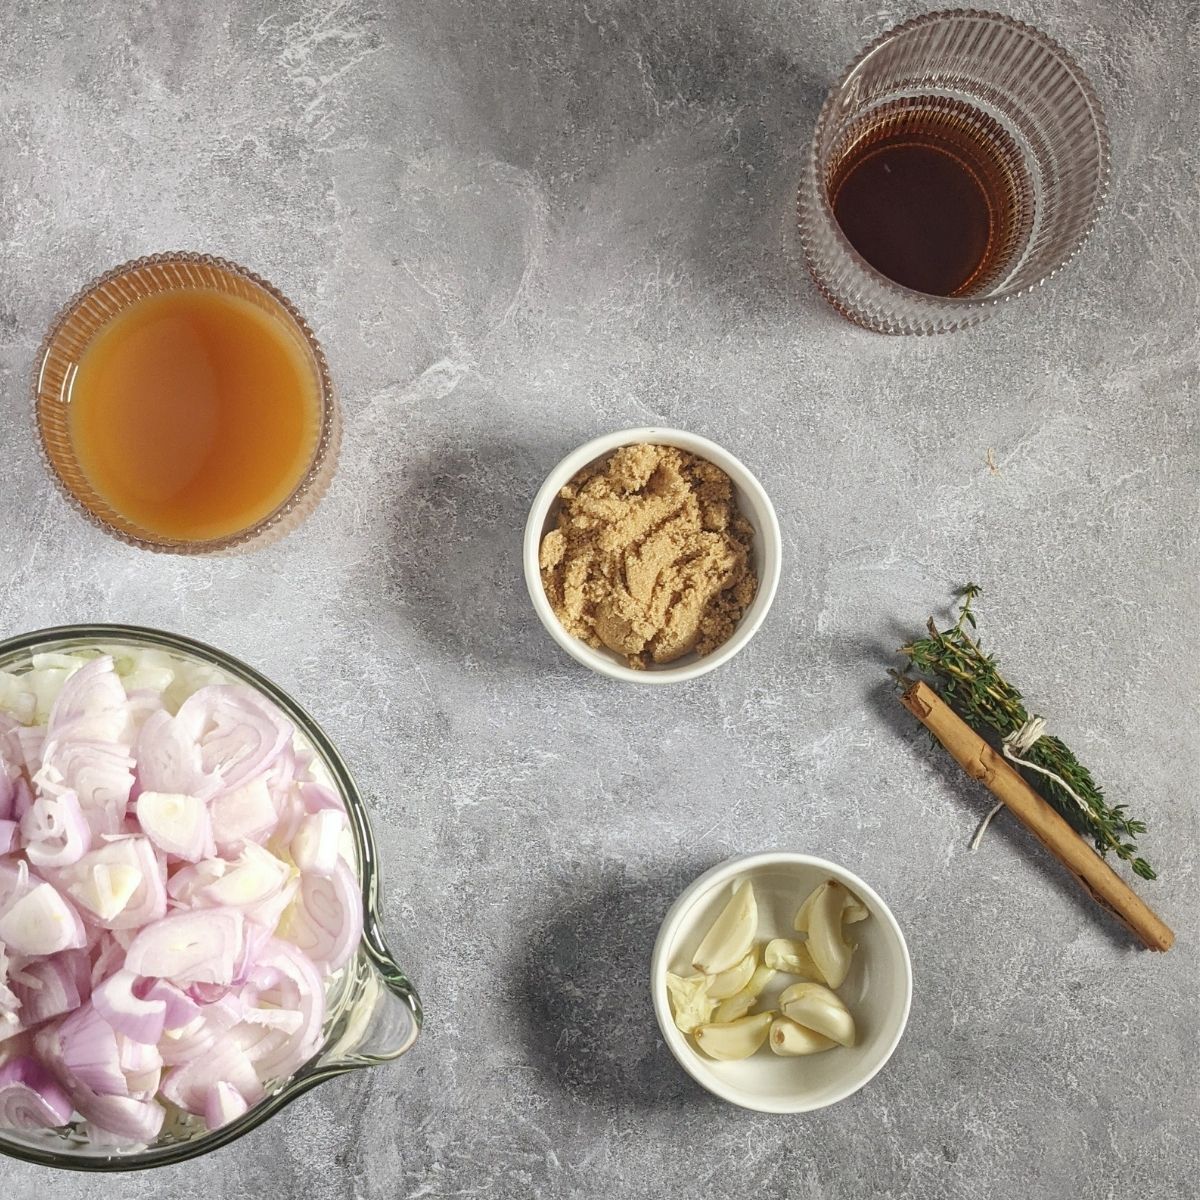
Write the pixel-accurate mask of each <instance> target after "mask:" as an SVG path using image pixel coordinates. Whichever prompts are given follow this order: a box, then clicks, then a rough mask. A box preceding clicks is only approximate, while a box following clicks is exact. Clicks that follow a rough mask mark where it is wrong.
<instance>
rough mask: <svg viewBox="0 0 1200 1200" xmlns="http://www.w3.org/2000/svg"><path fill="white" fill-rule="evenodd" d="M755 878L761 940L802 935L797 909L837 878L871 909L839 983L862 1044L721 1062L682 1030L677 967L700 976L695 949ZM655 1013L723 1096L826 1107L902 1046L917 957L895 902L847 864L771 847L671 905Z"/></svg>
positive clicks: (804, 1108)
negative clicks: (671, 990)
mask: <svg viewBox="0 0 1200 1200" xmlns="http://www.w3.org/2000/svg"><path fill="white" fill-rule="evenodd" d="M743 879H749V880H750V881H751V882H752V883H753V885H754V893H755V897H756V899H757V901H758V940H760V941H765V940H769V939H771V938H777V937H790V938H794V937H796V936H797V935H796V934H795V932H794V931H793V929H792V921H793V919H794V917H795V915H796V909H797V908H799V907H800V904H801V903H802V902H803V900H804V899H805V897H806V896H808V894H809V893H810V892H811V891H812V890H813V889H814V888H815V887H817V886H818V885H819V884H821V883H824V882H825V880H827V879H836V880H838V881H839V882H841V883H843V884H845V885H846V887H848V888H849V889H850V890H851V891H852V892H853V893H854V894H855V895H856V896H858V898H859V899H860V900H862V901H863V903H864V904H866V906H867V908H868V909H869V910H870V914H871V915H870V916H869V917H868V918H867V919H866V920H865V921H861V922H859V923H857V924H855V925H853V926H851V929H852V931H853V939H854V940H855V941H857V943H858V947H857V949H856V950H855V951H854V958H853V961H852V964H851V967H850V973H849V975H847V977H846V981H845V983H843V984H842V986H841V987H840V988H838V989H837V990H838V995H840V996H841V998H842V999H843V1000H844V1001H845V1002H846V1005H847V1007H848V1008H849V1009H850V1012H851V1013H852V1014H853V1016H854V1021H855V1025H856V1026H857V1033H858V1038H857V1043H856V1044H855V1045H854V1046H849V1047H847V1046H837V1047H835V1048H834V1049H832V1050H827V1051H825V1052H824V1053H823V1054H812V1055H807V1056H805V1057H800V1058H780V1057H779V1056H777V1055H775V1054H772V1053H771V1051H770V1049H769V1048H768V1047H766V1046H764V1047H763V1048H762V1049H761V1050H759V1052H758V1053H757V1054H754V1055H752V1056H751V1057H750V1058H746V1059H743V1060H742V1061H740V1062H716V1061H715V1060H713V1059H711V1058H708V1057H707V1056H705V1055H704V1054H702V1053H701V1052H700V1051H699V1050H698V1049H696V1047H695V1046H694V1045H693V1043H692V1041H691V1039H690V1038H688V1037H687V1036H686V1035H684V1034H683V1033H681V1032H680V1031H679V1029H678V1028H677V1027H676V1025H675V1021H674V1018H673V1016H672V1014H671V1004H670V999H669V997H668V994H667V982H666V976H667V972H668V971H670V972H672V973H673V974H676V975H690V974H692V973H693V968H692V965H691V962H692V955H693V954H694V953H695V951H696V947H697V946H698V945H699V944H700V941H701V939H702V938H703V937H704V935H705V933H707V932H708V929H709V927H710V926H711V925H712V923H713V921H714V920H715V919H716V917H717V914H718V913H719V912H720V911H721V909H722V908H723V907H724V906H725V903H726V901H728V899H729V897H730V896H731V895H732V894H733V885H734V884H735V883H736V882H739V881H741V880H743ZM796 981H797V980H796V976H792V975H785V974H783V973H779V974H777V975H776V976H775V978H774V979H773V980H772V982H771V985H770V986H769V987H768V988H767V990H766V991H765V992H764V993H763V997H762V999H761V1001H760V1002H759V1005H758V1008H759V1010H760V1011H764V1012H765V1011H767V1010H769V1009H771V1008H772V1007H774V1002H775V1000H776V998H777V996H778V993H779V992H780V991H782V990H783V989H784V988H785V987H787V986H788V985H789V984H792V983H795V982H796ZM650 987H651V991H652V993H653V996H654V1013H655V1016H657V1018H658V1024H659V1026H660V1028H661V1029H662V1033H663V1037H664V1038H665V1039H666V1043H667V1045H668V1046H669V1047H670V1049H671V1053H672V1054H674V1055H675V1057H676V1058H677V1059H678V1060H679V1063H680V1065H681V1066H682V1067H683V1069H684V1070H685V1071H687V1073H688V1074H689V1075H690V1076H691V1077H692V1078H693V1079H694V1080H696V1082H697V1083H699V1084H700V1085H701V1086H702V1087H705V1088H707V1089H708V1090H709V1091H710V1092H712V1093H713V1095H715V1096H719V1097H720V1098H721V1099H722V1100H727V1101H728V1102H729V1103H730V1104H739V1105H741V1106H742V1107H743V1108H752V1109H756V1110H757V1111H758V1112H771V1113H801V1112H811V1111H812V1110H814V1109H818V1108H826V1107H828V1106H829V1105H830V1104H836V1103H837V1102H838V1101H839V1100H844V1099H846V1097H847V1096H852V1095H853V1094H854V1093H855V1092H857V1091H858V1090H859V1088H861V1087H863V1086H865V1085H866V1084H867V1083H868V1082H869V1081H870V1080H871V1079H873V1078H874V1077H875V1075H876V1074H877V1073H878V1072H879V1071H880V1070H882V1068H883V1066H884V1064H885V1063H886V1062H887V1060H888V1059H889V1058H890V1057H891V1056H892V1051H893V1050H895V1049H896V1046H897V1044H898V1043H899V1041H900V1037H901V1035H902V1034H903V1033H904V1027H905V1025H906V1024H907V1022H908V1010H909V1007H910V1006H911V1004H912V964H911V963H910V962H909V957H908V946H907V945H906V944H905V941H904V934H903V933H901V932H900V926H899V924H898V923H897V921H896V918H895V917H894V916H892V912H891V909H889V908H888V906H887V905H886V904H885V903H884V902H883V900H882V899H880V897H879V896H878V895H877V894H876V893H875V891H874V890H873V889H872V888H871V887H869V886H868V885H867V884H866V883H864V882H863V880H861V879H859V877H858V876H857V875H855V874H854V873H853V872H851V871H847V870H846V868H845V867H839V866H838V865H837V864H836V863H831V862H827V861H826V860H825V859H823V858H814V857H813V856H812V855H809V854H797V853H793V852H791V851H785V850H779V851H766V852H764V853H761V854H747V855H744V856H742V857H739V858H731V859H728V860H727V861H725V862H723V863H719V864H718V865H717V866H715V867H713V869H712V870H711V871H707V872H706V873H705V874H703V875H701V876H700V878H699V879H697V880H696V881H695V883H693V884H692V885H691V886H690V887H688V888H687V890H686V891H684V893H683V895H681V896H680V897H679V899H678V900H676V901H675V903H674V904H673V905H672V906H671V910H670V911H669V912H668V913H667V915H666V917H665V918H664V919H663V923H662V927H661V928H660V929H659V933H658V941H657V942H656V943H655V945H654V956H653V958H652V960H651V966H650Z"/></svg>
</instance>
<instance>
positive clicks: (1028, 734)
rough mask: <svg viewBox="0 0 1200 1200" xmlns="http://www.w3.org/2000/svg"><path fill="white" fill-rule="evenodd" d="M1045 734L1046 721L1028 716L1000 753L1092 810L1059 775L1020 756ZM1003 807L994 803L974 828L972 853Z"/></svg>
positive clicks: (1081, 805)
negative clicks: (1051, 782) (1047, 780)
mask: <svg viewBox="0 0 1200 1200" xmlns="http://www.w3.org/2000/svg"><path fill="white" fill-rule="evenodd" d="M1045 736H1046V722H1045V721H1044V720H1043V719H1042V718H1041V717H1030V718H1029V719H1028V720H1026V722H1025V724H1024V725H1022V726H1021V728H1020V729H1015V730H1013V732H1012V733H1010V734H1009V735H1008V737H1006V738H1005V739H1004V741H1003V743H1002V744H1001V746H1000V753H1001V754H1003V755H1004V757H1005V758H1007V759H1008V761H1009V762H1015V763H1019V764H1020V765H1021V766H1023V767H1028V768H1029V770H1031V771H1036V772H1037V773H1038V774H1039V775H1045V777H1046V778H1047V779H1053V780H1054V782H1055V783H1057V784H1058V786H1059V787H1060V788H1062V790H1063V791H1064V792H1066V793H1067V795H1068V796H1070V797H1071V799H1072V800H1074V801H1075V803H1076V804H1078V805H1079V807H1080V808H1081V809H1083V811H1084V812H1085V813H1090V812H1091V811H1092V810H1091V808H1090V807H1089V805H1088V803H1087V801H1086V800H1084V799H1083V797H1082V796H1080V795H1079V793H1078V792H1076V791H1075V789H1074V788H1073V787H1071V785H1070V784H1069V783H1067V781H1066V780H1065V779H1063V778H1062V776H1061V775H1055V773H1054V772H1053V771H1047V770H1046V768H1045V767H1039V766H1038V765H1037V763H1032V762H1030V761H1029V760H1028V759H1027V758H1021V757H1020V756H1021V755H1022V754H1026V753H1028V751H1029V750H1030V748H1031V747H1032V746H1033V745H1034V743H1035V742H1037V741H1039V740H1040V739H1041V738H1043V737H1045ZM1003 807H1004V801H1003V800H1001V801H999V802H998V803H996V804H995V805H994V806H993V807H992V810H991V812H989V813H988V815H987V816H986V817H984V818H983V820H982V821H980V823H979V828H978V829H977V830H975V836H974V837H973V838H972V839H971V845H970V850H971V853H972V854H974V852H975V851H976V850H978V849H979V843H980V842H982V841H983V835H984V834H985V833H987V829H988V826H989V825H990V824H991V823H992V818H993V817H994V816H995V815H996V814H997V813H998V812H999V811H1000V810H1001V809H1002V808H1003Z"/></svg>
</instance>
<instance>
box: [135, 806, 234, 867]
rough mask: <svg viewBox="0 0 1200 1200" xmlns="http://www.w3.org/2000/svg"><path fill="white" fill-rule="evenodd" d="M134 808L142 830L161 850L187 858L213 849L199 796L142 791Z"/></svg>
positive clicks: (196, 857) (209, 822) (190, 859)
mask: <svg viewBox="0 0 1200 1200" xmlns="http://www.w3.org/2000/svg"><path fill="white" fill-rule="evenodd" d="M134 810H135V812H136V813H137V819H138V824H139V825H140V826H141V829H142V832H143V833H144V834H145V835H146V836H147V837H148V838H149V839H150V840H151V841H152V842H153V843H154V844H155V845H156V846H157V847H158V848H159V849H160V850H162V851H163V852H164V853H166V854H172V855H174V856H175V857H176V858H182V859H185V860H186V861H187V862H197V861H198V860H199V859H202V858H207V857H208V856H209V855H210V854H212V853H214V846H213V840H212V820H211V819H210V817H209V815H208V808H207V807H206V806H205V804H204V801H203V800H201V799H200V797H199V796H188V795H186V794H184V793H182V792H142V794H141V795H140V796H138V798H137V803H136V805H135V809H134Z"/></svg>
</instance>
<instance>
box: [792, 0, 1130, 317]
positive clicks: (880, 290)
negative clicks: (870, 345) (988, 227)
mask: <svg viewBox="0 0 1200 1200" xmlns="http://www.w3.org/2000/svg"><path fill="white" fill-rule="evenodd" d="M912 105H922V106H926V107H929V108H932V109H936V110H938V111H940V112H941V113H943V114H945V115H946V119H951V118H952V119H954V120H956V121H959V122H962V127H963V128H967V129H969V131H970V132H971V134H972V136H974V137H975V138H977V139H978V140H979V141H980V142H981V143H983V144H990V145H991V146H992V148H993V151H994V155H995V157H996V158H997V160H998V161H999V162H1001V163H1002V164H1003V167H1004V170H1005V174H1006V175H1007V176H1008V177H1009V179H1010V183H1011V188H1012V194H1011V197H1010V198H1011V201H1012V203H1013V205H1014V209H1013V214H1012V220H1011V221H1010V222H1009V229H1008V232H1007V233H1006V238H1007V244H1006V246H1005V249H1004V253H1003V255H1002V256H1001V261H1000V262H999V263H998V264H997V266H996V267H995V269H993V270H991V271H989V272H987V273H986V275H984V276H983V277H982V278H981V279H980V280H979V281H978V285H977V287H976V288H975V289H973V290H971V291H970V292H969V293H968V294H966V295H960V296H933V295H927V294H925V293H923V292H915V291H912V290H911V289H909V288H905V287H902V286H900V285H899V284H896V283H894V282H892V281H891V280H890V279H888V278H887V277H886V276H884V275H881V274H880V273H879V272H878V271H876V270H874V269H873V268H872V267H871V266H870V265H869V264H868V263H867V262H866V261H865V260H864V259H863V258H862V257H861V256H860V255H859V254H858V253H857V251H855V249H854V247H853V246H852V245H851V244H850V242H849V241H848V240H847V239H846V237H845V235H844V234H843V233H842V230H841V228H840V227H839V226H838V223H837V220H836V219H835V217H834V214H833V210H832V208H831V205H830V199H829V192H828V185H829V182H830V178H831V175H832V172H833V169H834V168H835V167H836V165H837V162H838V159H839V157H840V156H841V155H842V153H843V152H844V151H845V148H846V147H847V145H848V144H849V143H850V141H851V140H853V139H854V138H856V137H859V136H861V135H862V133H863V131H864V130H866V129H868V128H870V127H871V126H872V124H873V123H874V124H875V125H876V126H878V124H879V123H880V122H883V121H887V120H889V119H891V118H892V115H894V114H895V113H896V112H897V111H900V110H902V109H903V108H904V107H906V106H912ZM1108 161H1109V153H1108V133H1107V129H1106V126H1105V121H1104V114H1103V112H1102V110H1101V108H1100V103H1099V101H1098V100H1097V98H1096V95H1095V93H1094V91H1093V90H1092V87H1091V85H1090V84H1089V82H1088V80H1087V78H1086V77H1085V76H1084V74H1083V72H1082V71H1081V70H1080V68H1079V66H1078V65H1077V64H1076V63H1075V61H1074V60H1073V59H1072V58H1071V57H1070V55H1068V54H1067V53H1066V51H1065V50H1063V48H1062V47H1061V46H1059V45H1058V44H1057V43H1056V42H1054V41H1053V40H1052V39H1050V38H1049V37H1047V36H1046V35H1045V34H1043V33H1041V32H1040V31H1039V30H1037V29H1034V28H1033V27H1032V26H1029V25H1025V24H1022V23H1021V22H1019V21H1014V20H1012V19H1010V18H1009V17H1005V16H1002V15H1000V14H998V13H989V12H979V11H976V10H973V9H959V10H952V11H946V12H936V13H929V14H926V15H925V16H921V17H918V18H916V19H915V20H913V21H909V22H907V23H906V24H904V25H900V26H897V27H896V28H895V29H893V30H891V31H890V32H888V33H885V34H884V35H883V36H882V37H880V38H878V39H877V40H876V41H874V42H873V43H871V45H869V46H868V47H867V48H866V49H865V50H864V51H863V52H862V54H860V55H859V57H858V58H857V59H856V60H855V62H854V63H853V64H852V65H851V66H850V67H849V69H848V70H847V71H846V73H845V75H844V76H843V78H842V80H841V82H840V83H839V84H838V85H837V86H836V87H835V88H834V89H833V90H832V91H831V92H830V93H829V96H828V98H827V99H826V101H825V104H824V106H823V107H822V109H821V113H820V116H819V118H818V120H817V128H816V134H815V137H814V141H813V147H812V153H811V155H810V157H809V160H808V162H807V163H806V165H805V170H804V175H803V178H802V180H801V186H800V195H799V220H800V233H801V238H802V241H803V243H804V250H805V256H806V258H807V261H808V268H809V271H810V273H811V274H812V277H813V279H814V281H815V282H816V284H817V287H818V288H819V289H820V291H821V293H822V294H823V295H824V296H825V298H826V299H827V300H828V301H829V302H830V304H832V305H833V306H834V307H835V308H836V309H838V310H839V311H840V312H841V313H842V314H843V315H845V316H846V317H848V318H850V320H852V321H856V322H858V323H859V324H860V325H864V326H866V327H867V328H868V329H873V330H877V331H878V332H880V333H945V332H949V331H951V330H955V329H961V328H964V327H966V326H969V325H974V324H976V323H978V322H979V321H981V320H983V319H985V318H986V317H988V316H989V315H990V314H991V313H993V312H994V311H995V310H996V308H997V307H998V306H999V305H1000V304H1002V303H1004V302H1005V301H1006V300H1010V299H1011V298H1012V297H1014V296H1019V295H1021V294H1023V293H1025V292H1028V291H1030V290H1031V289H1032V288H1034V287H1036V286H1037V285H1038V284H1040V283H1041V282H1043V281H1044V280H1046V279H1048V278H1049V277H1050V276H1051V275H1053V274H1054V273H1055V272H1057V271H1058V270H1060V269H1061V268H1062V267H1063V266H1065V265H1066V263H1067V262H1069V261H1070V260H1071V258H1073V257H1074V256H1075V254H1076V253H1077V252H1078V251H1079V249H1080V247H1081V246H1082V245H1083V243H1084V241H1085V240H1086V238H1087V236H1088V233H1089V232H1090V231H1091V229H1092V226H1093V225H1094V223H1095V220H1096V216H1097V213H1098V211H1099V208H1100V204H1101V201H1102V199H1103V196H1104V191H1105V188H1106V185H1107V179H1108Z"/></svg>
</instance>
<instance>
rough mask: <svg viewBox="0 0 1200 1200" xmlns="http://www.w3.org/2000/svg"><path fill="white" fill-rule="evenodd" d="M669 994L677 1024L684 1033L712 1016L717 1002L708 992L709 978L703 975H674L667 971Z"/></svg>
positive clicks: (702, 1023)
mask: <svg viewBox="0 0 1200 1200" xmlns="http://www.w3.org/2000/svg"><path fill="white" fill-rule="evenodd" d="M667 994H668V995H669V996H670V997H671V1013H672V1015H673V1016H674V1018H675V1026H676V1028H677V1029H679V1030H680V1031H681V1032H682V1033H692V1032H693V1031H694V1030H695V1029H696V1028H697V1027H698V1026H700V1025H704V1024H707V1022H708V1021H709V1020H710V1019H711V1018H712V1015H713V1009H714V1008H716V1007H717V1002H716V1000H714V999H713V998H712V997H711V996H710V995H709V994H708V980H707V979H706V978H705V977H704V976H703V975H691V976H683V975H672V974H671V973H670V972H669V971H668V972H667Z"/></svg>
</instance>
